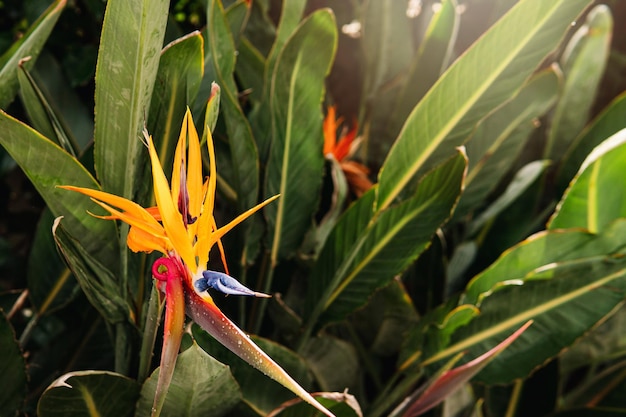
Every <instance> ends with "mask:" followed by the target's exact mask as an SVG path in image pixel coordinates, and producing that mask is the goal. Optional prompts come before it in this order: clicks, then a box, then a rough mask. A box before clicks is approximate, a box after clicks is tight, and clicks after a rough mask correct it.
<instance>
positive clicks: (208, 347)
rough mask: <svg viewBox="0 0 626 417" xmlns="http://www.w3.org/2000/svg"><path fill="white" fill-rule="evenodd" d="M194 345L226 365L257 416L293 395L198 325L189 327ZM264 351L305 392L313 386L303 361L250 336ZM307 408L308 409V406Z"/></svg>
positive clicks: (276, 345) (288, 351)
mask: <svg viewBox="0 0 626 417" xmlns="http://www.w3.org/2000/svg"><path fill="white" fill-rule="evenodd" d="M192 332H193V337H194V339H195V340H196V342H197V343H198V344H199V345H200V346H201V347H202V349H204V350H205V351H206V352H207V353H208V354H210V355H211V356H212V357H214V358H215V359H217V360H219V361H220V362H223V363H227V364H228V366H229V367H230V369H231V372H232V373H233V376H234V377H235V379H236V380H237V382H238V383H239V385H240V386H241V392H242V394H243V397H244V399H245V402H246V403H247V404H248V405H249V406H250V407H252V408H253V409H254V410H256V411H257V412H258V413H259V414H267V413H268V412H269V411H270V410H272V409H274V408H276V407H278V406H279V405H280V404H281V403H283V402H285V401H288V400H291V399H293V397H294V395H293V393H292V392H291V391H289V390H288V389H287V388H285V387H283V386H282V385H280V384H279V383H278V382H276V381H273V380H270V379H268V378H267V377H266V376H265V375H263V374H261V373H260V372H259V371H257V370H256V369H254V368H253V367H251V366H250V365H249V364H247V363H246V362H245V361H244V360H243V359H241V358H239V357H237V356H236V355H235V354H234V353H233V352H231V351H230V350H228V349H227V348H225V347H224V346H223V345H222V344H220V343H219V342H218V341H217V340H215V339H214V338H213V337H212V336H211V335H209V334H208V333H207V332H206V331H204V330H202V329H201V328H200V327H199V326H198V325H194V326H193V327H192ZM253 340H254V342H255V343H257V344H258V345H259V346H260V347H261V348H262V349H263V351H264V352H266V353H267V354H268V355H269V356H270V357H271V358H272V359H274V360H276V361H277V362H278V363H279V364H280V366H281V367H283V368H284V369H285V370H286V371H287V372H288V373H289V375H291V376H293V377H294V378H295V379H296V380H298V381H300V383H301V384H302V386H303V387H304V388H305V389H311V388H312V387H313V378H312V376H311V373H310V372H309V369H308V367H307V363H306V362H305V361H304V359H303V358H301V357H300V356H298V355H297V354H296V353H294V352H292V351H290V350H289V349H287V348H285V347H284V346H281V345H279V344H277V343H275V342H272V341H270V340H267V339H262V338H259V337H253ZM309 408H310V407H309Z"/></svg>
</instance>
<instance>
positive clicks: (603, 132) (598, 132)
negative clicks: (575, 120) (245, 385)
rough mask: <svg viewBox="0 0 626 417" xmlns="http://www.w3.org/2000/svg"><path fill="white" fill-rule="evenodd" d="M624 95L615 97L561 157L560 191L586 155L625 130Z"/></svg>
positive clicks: (625, 98) (625, 105)
mask: <svg viewBox="0 0 626 417" xmlns="http://www.w3.org/2000/svg"><path fill="white" fill-rule="evenodd" d="M624 114H626V93H622V94H620V95H619V96H618V97H616V98H615V99H614V100H613V101H612V102H611V103H610V104H609V105H608V106H607V107H606V108H605V109H604V110H603V111H602V113H600V114H599V115H598V117H596V118H595V119H594V120H593V122H592V123H590V124H589V125H588V126H587V127H586V128H585V130H583V131H582V132H581V134H580V135H578V137H577V138H576V139H575V140H574V141H573V142H572V144H571V146H570V148H569V149H568V150H567V153H566V154H565V155H564V156H563V159H562V163H561V166H560V171H559V175H558V185H559V186H560V189H563V190H564V189H565V188H566V187H567V185H568V183H569V182H570V181H571V179H572V178H573V177H574V175H575V174H576V172H577V171H578V169H579V168H580V164H582V162H583V161H584V160H585V158H586V157H587V155H589V153H590V152H591V151H592V150H593V148H595V147H596V146H598V145H599V144H600V143H601V142H602V141H604V140H605V139H606V138H608V137H610V136H613V135H614V134H615V133H617V132H619V131H620V130H622V129H624V128H626V119H625V118H624Z"/></svg>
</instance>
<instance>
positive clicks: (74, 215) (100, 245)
mask: <svg viewBox="0 0 626 417" xmlns="http://www.w3.org/2000/svg"><path fill="white" fill-rule="evenodd" d="M0 144H1V145H2V146H3V147H4V148H5V149H6V150H7V152H8V153H9V154H10V155H11V157H12V158H13V159H14V160H15V161H16V162H17V163H18V164H19V166H20V167H21V168H22V170H23V171H24V173H25V174H26V175H27V176H28V178H29V179H30V180H31V181H32V183H33V185H34V186H35V188H36V189H37V191H38V192H39V194H41V196H42V197H43V199H44V200H45V202H46V205H47V206H48V208H50V210H51V211H52V213H53V214H54V215H55V216H64V217H65V221H64V226H65V227H66V228H67V231H68V233H70V234H71V235H72V236H74V237H75V238H76V239H78V241H79V242H80V244H81V246H82V247H83V248H84V249H85V251H87V252H89V253H90V254H91V255H92V256H94V257H95V258H97V259H99V260H100V261H101V262H103V263H109V264H110V263H112V262H114V259H115V255H114V254H115V253H116V251H117V233H116V230H115V224H113V222H103V221H102V220H100V219H96V218H94V217H92V216H90V215H89V214H88V213H87V210H89V211H91V212H94V213H99V212H101V210H99V209H98V208H97V206H96V205H95V204H94V203H93V202H91V201H89V199H87V198H85V197H84V196H81V195H80V194H78V193H73V192H69V191H66V190H62V189H60V188H57V187H56V186H57V185H75V186H79V187H87V188H93V189H98V188H99V185H98V183H97V182H96V180H95V179H94V178H93V177H92V176H91V175H90V174H89V172H87V170H86V169H85V168H84V167H83V166H82V165H81V164H80V163H79V162H78V161H77V160H76V159H75V158H74V157H72V156H71V155H69V154H68V153H67V152H65V151H63V150H62V149H61V148H60V147H59V146H58V145H56V144H54V143H52V142H51V141H50V140H48V139H46V138H45V137H43V136H41V135H40V134H39V133H38V132H36V131H34V130H33V129H31V128H30V127H28V126H26V125H25V124H23V123H21V122H20V121H18V120H16V119H14V118H12V117H11V116H9V115H7V114H6V113H4V112H0Z"/></svg>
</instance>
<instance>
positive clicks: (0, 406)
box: [0, 310, 26, 416]
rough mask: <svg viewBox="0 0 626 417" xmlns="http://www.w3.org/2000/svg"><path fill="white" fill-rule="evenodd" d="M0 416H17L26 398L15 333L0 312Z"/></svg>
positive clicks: (20, 356)
mask: <svg viewBox="0 0 626 417" xmlns="http://www.w3.org/2000/svg"><path fill="white" fill-rule="evenodd" d="M0 358H2V360H0V384H2V387H3V389H2V391H0V415H3V416H10V415H17V411H18V410H20V409H21V408H22V405H23V404H22V403H23V402H24V398H25V397H26V361H25V360H24V357H23V356H22V352H21V350H20V346H19V344H18V343H17V340H15V333H14V331H13V328H12V327H11V324H10V323H9V320H7V318H6V316H5V315H4V312H2V311H1V310H0Z"/></svg>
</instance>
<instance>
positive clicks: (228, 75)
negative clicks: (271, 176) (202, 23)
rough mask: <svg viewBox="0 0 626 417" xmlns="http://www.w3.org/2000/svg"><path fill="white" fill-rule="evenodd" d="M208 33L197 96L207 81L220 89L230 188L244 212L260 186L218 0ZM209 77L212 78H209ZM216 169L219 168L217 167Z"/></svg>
mask: <svg viewBox="0 0 626 417" xmlns="http://www.w3.org/2000/svg"><path fill="white" fill-rule="evenodd" d="M207 10H208V16H207V20H208V22H210V23H209V25H208V28H207V30H208V34H207V38H206V43H207V44H206V48H205V58H204V59H205V69H206V72H207V75H206V76H205V78H204V80H203V87H202V90H201V93H200V97H199V99H201V100H206V98H208V96H207V97H206V98H205V97H203V94H204V91H205V90H206V87H207V82H209V83H210V82H212V81H216V82H217V83H218V84H219V86H220V88H221V93H220V94H221V95H220V107H221V110H222V117H223V120H224V122H225V123H226V131H227V133H228V144H229V147H230V159H231V161H230V162H231V163H230V165H231V168H232V171H233V181H234V184H232V187H233V188H234V189H235V192H236V194H237V210H238V211H239V212H243V211H245V210H247V209H249V208H250V207H252V206H254V205H255V204H256V201H257V198H258V187H259V161H258V152H257V149H256V145H255V143H254V138H253V136H252V130H251V128H250V125H249V123H248V120H247V119H246V117H245V115H244V114H243V111H242V109H241V107H240V105H239V100H238V98H237V97H238V91H237V85H236V83H235V80H234V78H233V74H234V71H235V57H236V51H235V44H234V41H233V37H232V34H231V33H230V28H229V26H228V21H227V20H226V17H225V15H224V13H225V12H224V8H223V7H222V4H221V1H220V0H211V1H210V2H209V5H208V8H207ZM211 77H212V78H211ZM218 170H219V168H218Z"/></svg>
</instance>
